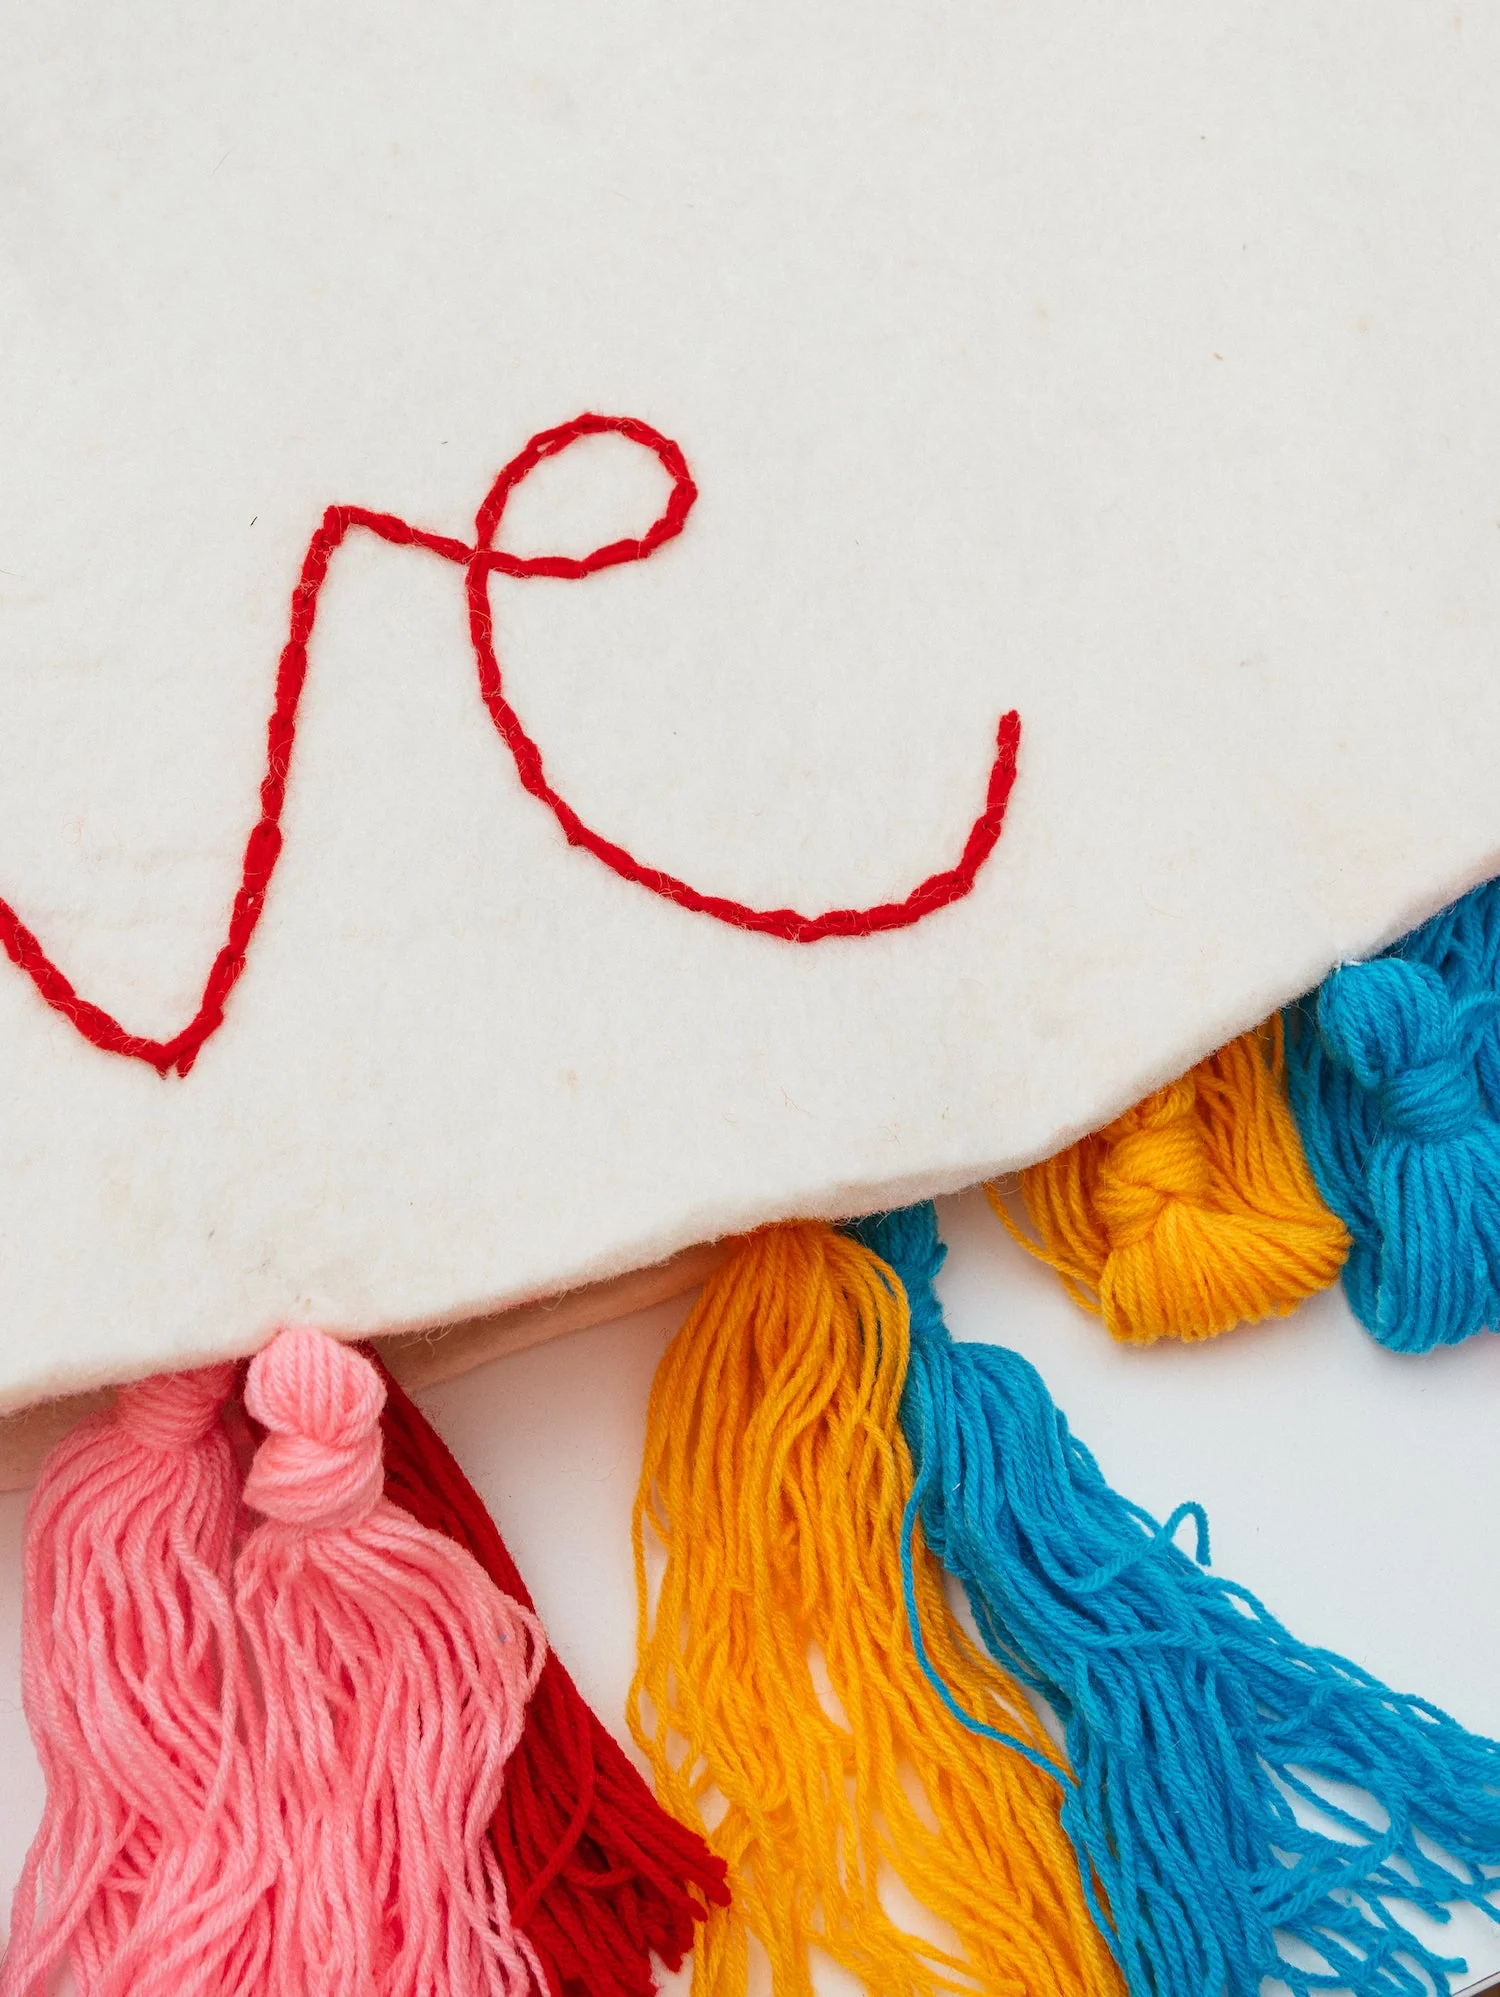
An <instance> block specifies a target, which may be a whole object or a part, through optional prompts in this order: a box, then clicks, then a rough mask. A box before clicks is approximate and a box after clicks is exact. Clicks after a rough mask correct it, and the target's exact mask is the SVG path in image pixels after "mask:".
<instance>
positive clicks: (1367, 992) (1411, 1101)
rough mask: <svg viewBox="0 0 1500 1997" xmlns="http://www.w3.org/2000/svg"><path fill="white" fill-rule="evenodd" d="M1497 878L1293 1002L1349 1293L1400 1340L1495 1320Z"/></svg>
mask: <svg viewBox="0 0 1500 1997" xmlns="http://www.w3.org/2000/svg"><path fill="white" fill-rule="evenodd" d="M1497 968H1500V884H1497V883H1495V882H1490V883H1487V884H1486V885H1485V886H1484V887H1482V888H1477V889H1476V890H1475V891H1474V892H1473V893H1472V894H1470V895H1466V896H1465V897H1464V898H1463V900H1462V901H1460V902H1457V903H1455V904H1454V906H1453V907H1451V908H1448V909H1445V910H1444V911H1443V912H1442V913H1441V914H1440V915H1438V916H1435V917H1434V918H1433V920H1432V921H1431V922H1429V923H1426V924H1424V925H1423V926H1422V928H1420V929H1418V930H1415V931H1413V933H1412V934H1411V935H1410V936H1407V937H1405V938H1403V940H1402V941H1401V942H1400V943H1399V944H1397V945H1396V947H1395V949H1394V950H1393V951H1391V952H1389V953H1388V954H1387V955H1385V956H1384V957H1378V958H1375V959H1374V960H1373V961H1371V962H1369V963H1365V964H1351V965H1347V966H1344V967H1342V968H1340V969H1338V970H1336V971H1334V972H1332V973H1331V974H1330V975H1329V976H1328V977H1327V978H1326V979H1325V980H1324V981H1323V983H1322V985H1320V986H1319V988H1318V990H1317V991H1316V992H1315V993H1314V994H1312V996H1311V997H1310V998H1309V999H1305V1000H1303V1001H1302V1002H1301V1003H1300V1004H1299V1005H1296V1006H1292V1007H1289V1008H1288V1010H1287V1015H1286V1017H1287V1029H1288V1036H1287V1037H1288V1055H1289V1060H1288V1069H1289V1082H1290V1089H1291V1100H1292V1107H1293V1111H1294V1113H1295V1115H1296V1118H1297V1123H1298V1125H1299V1127H1300V1129H1301V1133H1302V1140H1303V1143H1304V1145H1305V1146H1306V1150H1307V1156H1308V1159H1309V1161H1310V1163H1311V1166H1312V1169H1313V1172H1314V1175H1315V1176H1316V1178H1317V1182H1318V1186H1319V1188H1320V1190H1321V1192H1322V1194H1323V1197H1324V1198H1325V1199H1326V1200H1327V1202H1328V1204H1329V1206H1330V1207H1332V1208H1333V1210H1334V1211H1335V1212H1336V1213H1337V1214H1339V1215H1340V1217H1341V1218H1342V1219H1343V1221H1344V1222H1345V1224H1346V1225H1347V1227H1348V1229H1349V1233H1350V1236H1351V1240H1352V1248H1351V1252H1350V1256H1349V1261H1348V1265H1347V1267H1346V1269H1345V1271H1344V1289H1345V1293H1346V1295H1347V1296H1348V1299H1349V1305H1350V1308H1351V1309H1352V1310H1353V1312H1354V1314H1355V1316H1356V1317H1357V1318H1358V1319H1359V1321H1360V1322H1361V1324H1363V1325H1364V1326H1365V1328H1366V1330H1368V1331H1369V1332H1370V1333H1371V1334H1372V1336H1373V1337H1375V1338H1377V1339H1378V1340H1379V1341H1380V1342H1381V1343H1382V1344H1383V1345H1387V1346H1390V1347H1391V1348H1392V1349H1393V1350H1395V1351H1398V1352H1427V1351H1430V1350H1431V1349H1432V1348H1433V1347H1434V1346H1437V1345H1452V1344H1456V1343H1457V1342H1458V1341H1459V1340H1461V1339H1464V1338H1468V1337H1471V1336H1472V1335H1473V1334H1474V1333H1475V1332H1478V1331H1482V1330H1486V1329H1491V1330H1492V1329H1495V1328H1496V1327H1497V1326H1500V1033H1497V1031H1496V1029H1497V1025H1500V992H1497Z"/></svg>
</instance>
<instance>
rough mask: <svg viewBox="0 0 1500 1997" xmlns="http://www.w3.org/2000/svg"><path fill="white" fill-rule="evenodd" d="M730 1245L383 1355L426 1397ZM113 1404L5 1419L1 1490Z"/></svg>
mask: <svg viewBox="0 0 1500 1997" xmlns="http://www.w3.org/2000/svg"><path fill="white" fill-rule="evenodd" d="M731 1245H732V1244H731V1242H730V1241H728V1240H725V1241H715V1242H705V1243H702V1244H700V1245H698V1246H696V1247H692V1248H685V1249H682V1250H680V1251H679V1252H678V1253H677V1254H676V1255H671V1256H669V1257H668V1258H667V1259H666V1261H664V1262H656V1263H652V1264H651V1265H650V1266H649V1267H647V1268H644V1269H633V1270H630V1271H628V1272H627V1273H626V1274H625V1275H623V1276H612V1277H610V1278H608V1279H607V1280H606V1281H604V1282H600V1283H587V1284H585V1285H584V1286H583V1287H582V1288H580V1289H576V1290H565V1291H563V1292H562V1293H561V1294H560V1295H558V1296H555V1297H546V1298H543V1299H540V1300H539V1301H537V1302H534V1303H527V1304H517V1305H515V1306H513V1307H512V1308H511V1309H509V1310H504V1311H498V1312H495V1313H492V1314H491V1315H490V1316H487V1317H479V1318H468V1319H465V1320H463V1321H462V1322H460V1323H457V1324H450V1325H443V1326H439V1327H437V1328H435V1329H433V1330H429V1331H416V1332H412V1331H405V1332H397V1333H395V1334H392V1335H389V1336H387V1337H385V1338H383V1339H381V1340H380V1345H381V1356H382V1357H383V1358H384V1360H385V1363H386V1364H387V1366H389V1367H390V1369H391V1372H392V1373H393V1374H394V1375H395V1376H396V1378H397V1379H398V1380H399V1381H400V1383H401V1385H402V1386H403V1387H405V1388H406V1389H407V1391H408V1392H409V1393H420V1392H422V1391H423V1390H424V1389H425V1388H427V1387H436V1386H438V1385H440V1384H441V1383H442V1382H443V1381H445V1380H456V1379H458V1378H460V1377H461V1376H462V1375H463V1374H465V1373H470V1372H472V1371H473V1370H474V1368H475V1367H476V1366H483V1365H486V1364H487V1363H488V1362H489V1361H490V1360H492V1359H501V1358H504V1357H505V1356H506V1355H507V1354H509V1353H512V1352H524V1351H526V1350H527V1349H528V1347H530V1346H533V1345H545V1344H546V1343H547V1342H548V1340H550V1339H554V1338H563V1337H566V1335H567V1334H568V1333H569V1332H571V1331H587V1330H589V1329H591V1328H592V1327H593V1326H595V1325H601V1324H609V1323H611V1322H613V1320H615V1319H616V1318H623V1317H629V1316H630V1315H631V1314H632V1313H633V1312H636V1311H643V1310H649V1309H651V1308H652V1306H653V1305H656V1304H664V1303H669V1302H671V1301H672V1299H673V1298H676V1297H681V1296H685V1295H686V1294H687V1293H688V1292H689V1291H690V1290H696V1289H699V1288H701V1286H702V1285H703V1284H704V1283H705V1282H706V1281H707V1280H708V1278H709V1276H711V1275H712V1273H713V1272H714V1270H715V1269H717V1268H718V1266H719V1264H720V1263H721V1262H722V1261H723V1259H724V1257H725V1256H726V1255H727V1254H728V1252H729V1249H730V1246H731ZM113 1399H114V1389H113V1388H112V1387H105V1388H97V1389H95V1390H94V1391H93V1392H90V1393H84V1394H68V1395H64V1396H62V1397H60V1398H58V1399H55V1400H48V1401H38V1402H36V1403H35V1404H34V1405H33V1406H31V1407H27V1408H22V1409H19V1410H18V1411H17V1412H15V1413H14V1414H8V1415H0V1492H5V1491H27V1490H30V1488H31V1486H32V1485H33V1484H34V1483H35V1482H36V1476H37V1472H38V1471H39V1470H40V1468H41V1466H42V1461H43V1459H44V1458H45V1457H46V1455H47V1454H48V1452H49V1451H50V1450H51V1449H52V1448H53V1447H54V1446H55V1445H56V1444H57V1443H59V1442H61V1441H62V1439H63V1437H64V1436H65V1435H67V1434H68V1433H69V1431H70V1430H71V1429H72V1428H73V1427H74V1426H75V1424H76V1423H78V1422H79V1421H81V1420H82V1419H83V1417H84V1416H85V1415H89V1414H94V1413H97V1412H98V1411H100V1410H102V1409H104V1408H107V1407H108V1406H109V1405H110V1403H111V1402H112V1401H113Z"/></svg>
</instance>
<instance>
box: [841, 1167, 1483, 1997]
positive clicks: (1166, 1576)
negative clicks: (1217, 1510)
mask: <svg viewBox="0 0 1500 1997" xmlns="http://www.w3.org/2000/svg"><path fill="white" fill-rule="evenodd" d="M857 1232H858V1235H859V1238H860V1239H861V1240H863V1241H865V1242H866V1243H868V1244H869V1246H870V1247H871V1248H873V1249H874V1250H876V1251H877V1252H878V1253H879V1254H880V1255H881V1256H882V1257H883V1258H884V1260H885V1262H886V1263H888V1264H889V1266H890V1270H891V1276H890V1282H891V1285H892V1288H893V1290H894V1289H896V1288H898V1287H899V1288H904V1289H905V1292H906V1294H907V1296H908V1298H909V1300H910V1306H911V1325H912V1362H911V1368H910V1371H909V1373H908V1375H907V1390H906V1394H905V1397H904V1399H903V1402H902V1409H901V1417H902V1423H903V1426H904V1428H905V1430H906V1433H907V1436H908V1438H909V1440H910V1444H911V1450H912V1455H913V1458H914V1459H915V1462H916V1466H917V1486H918V1488H919V1490H920V1493H921V1496H920V1505H921V1511H922V1523H923V1526H924V1528H925V1530H926V1534H927V1540H928V1543H929V1544H930V1545H931V1547H932V1548H933V1550H934V1552H935V1553H936V1554H937V1556H938V1558H939V1559H940V1560H941V1561H942V1562H943V1564H944V1565H945V1566H946V1567H947V1568H948V1570H949V1571H950V1573H952V1574H953V1575H954V1576H955V1577H956V1578H957V1579H958V1580H959V1581H960V1582H961V1583H962V1584H963V1587H964V1590H965V1592H966V1594H967V1596H968V1599H969V1604H970V1607H971V1609H972V1610H973V1613H974V1618H975V1622H976V1624H977V1625H978V1628H979V1631H980V1635H981V1637H982V1639H983V1641H984V1643H985V1645H986V1647H987V1648H988V1649H989V1651H990V1652H991V1654H992V1655H993V1656H994V1657H995V1658H996V1659H997V1660H998V1661H999V1662H1000V1663H1001V1664H1002V1665H1003V1666H1004V1667H1005V1668H1006V1669H1008V1670H1010V1671H1012V1672H1014V1673H1015V1675H1016V1676H1017V1677H1018V1678H1019V1679H1020V1680H1021V1682H1022V1683H1023V1684H1025V1685H1028V1686H1029V1687H1030V1688H1031V1689H1032V1690H1033V1691H1034V1692H1036V1693H1038V1694H1040V1695H1041V1696H1042V1697H1044V1698H1045V1699H1046V1700H1047V1701H1048V1703H1049V1704H1050V1706H1051V1707H1052V1709H1053V1711H1054V1712H1056V1714H1057V1715H1058V1717H1059V1719H1060V1720H1061V1721H1062V1723H1063V1727H1064V1730H1065V1734H1066V1739H1067V1745H1068V1753H1069V1758H1070V1760H1071V1763H1072V1766H1073V1769H1074V1771H1075V1773H1074V1775H1073V1777H1072V1778H1071V1779H1070V1781H1069V1784H1068V1789H1067V1794H1066V1796H1065V1799H1064V1802H1063V1806H1062V1822H1063V1825H1064V1827H1065V1829H1066V1831H1067V1833H1068V1835H1069V1836H1070V1837H1071V1838H1072V1840H1073V1843H1074V1846H1075V1849H1076V1851H1077V1853H1078V1860H1079V1865H1080V1868H1081V1870H1082V1873H1083V1876H1084V1878H1085V1879H1088V1878H1089V1877H1090V1876H1091V1875H1092V1877H1094V1878H1096V1879H1097V1880H1098V1882H1099V1885H1100V1887H1101V1888H1102V1902H1101V1907H1100V1911H1101V1913H1102V1912H1104V1911H1105V1910H1107V1915H1108V1919H1109V1921H1110V1924H1111V1930H1112V1934H1113V1939H1114V1946H1115V1950H1116V1953H1117V1954H1118V1956H1119V1959H1120V1961H1121V1963H1122V1965H1123V1967H1124V1969H1125V1972H1126V1977H1127V1980H1128V1983H1129V1988H1130V1991H1131V1993H1132V1997H1188V1993H1193V1997H1197V1993H1203V1992H1213V1993H1215V1997H1219V1993H1224V1997H1258V1993H1259V1992H1260V1989H1261V1984H1262V1979H1263V1978H1267V1977H1272V1978H1278V1979H1280V1981H1281V1983H1282V1984H1283V1985H1284V1986H1285V1987H1286V1988H1287V1989H1288V1990H1290V1991H1291V1992H1292V1993H1293V1997H1313V1993H1315V1992H1321V1991H1333V1990H1337V1991H1344V1992H1352V1993H1354V1997H1428V1993H1429V1992H1430V1991H1432V1990H1437V1991H1439V1992H1441V1993H1445V1994H1446V1993H1447V1992H1448V1991H1449V1990H1450V1988H1451V1985H1450V1982H1449V1979H1450V1977H1451V1976H1453V1975H1455V1974H1459V1973H1461V1972H1462V1971H1463V1968H1464V1964H1463V1963H1462V1961H1461V1960H1459V1959H1458V1958H1454V1957H1445V1956H1442V1955H1440V1954H1438V1953H1437V1952H1436V1951H1434V1950H1432V1949H1429V1948H1428V1947H1427V1946H1426V1945H1425V1944H1423V1943H1422V1942H1421V1941H1419V1940H1418V1938H1417V1937H1416V1936H1415V1935H1414V1934H1412V1933H1411V1931H1410V1930H1409V1929H1408V1928H1407V1927H1406V1926H1405V1924H1404V1922H1403V1920H1402V1918H1401V1909H1402V1908H1403V1907H1411V1908H1416V1909H1418V1910H1419V1911H1420V1912H1422V1913H1423V1914H1426V1915H1428V1916H1429V1917H1431V1918H1433V1919H1435V1920H1439V1921H1441V1920H1443V1919H1445V1918H1446V1910H1447V1908H1448V1907H1449V1906H1451V1905H1454V1904H1457V1903H1458V1902H1460V1901H1467V1902H1469V1903H1470V1904H1471V1905H1473V1906H1475V1907H1478V1908H1481V1909H1482V1910H1483V1911H1484V1912H1485V1913H1487V1914H1488V1915H1489V1916H1490V1917H1491V1918H1492V1919H1495V1920H1497V1921H1500V1743H1496V1742H1494V1741H1490V1740H1486V1739H1483V1738H1481V1737H1479V1736H1477V1735H1474V1734H1471V1733H1468V1732H1466V1731H1465V1729H1464V1728H1462V1727H1461V1726H1459V1725H1458V1724H1457V1722H1456V1721H1454V1720H1452V1719H1450V1718H1448V1717H1447V1715H1446V1714H1444V1713H1442V1712H1441V1711H1439V1710H1438V1708H1437V1707H1435V1706H1432V1705H1430V1704H1428V1703H1427V1702H1426V1701H1425V1700H1421V1699H1416V1698H1411V1697H1407V1696H1405V1695H1401V1694H1397V1693H1393V1692H1391V1691H1389V1690H1388V1689H1387V1688H1386V1687H1385V1686H1384V1685H1382V1684H1381V1683H1380V1682H1379V1680H1377V1679H1376V1678H1374V1677H1372V1676H1371V1675H1370V1673H1369V1672H1367V1671H1365V1670H1362V1669H1361V1668H1360V1667H1359V1666H1358V1665H1356V1664H1352V1663H1350V1662H1349V1661H1348V1660H1347V1659H1345V1658H1341V1657H1338V1656H1336V1655H1335V1654H1334V1653H1333V1652H1331V1651H1327V1650H1321V1649H1316V1648H1313V1647H1312V1646H1309V1645H1307V1644H1304V1643H1301V1642H1299V1641H1298V1640H1297V1638H1296V1637H1294V1636H1293V1635H1292V1634H1291V1633H1290V1632H1289V1631H1288V1630H1286V1629H1285V1628H1284V1627H1283V1626H1282V1625H1281V1624H1280V1623H1279V1622H1278V1621H1277V1620H1276V1619H1275V1617H1274V1616H1272V1615H1271V1614H1270V1612H1269V1611H1268V1610H1267V1609H1265V1608H1264V1607H1263V1606H1262V1604H1261V1603H1260V1602H1259V1601H1257V1600H1256V1598H1255V1597H1254V1596H1253V1595H1252V1594H1250V1593H1249V1591H1248V1590H1246V1589H1244V1588H1242V1587H1239V1586H1238V1585H1236V1584H1235V1583H1234V1582H1232V1581H1228V1580H1225V1579H1224V1578H1222V1577H1221V1576H1218V1575H1215V1574H1212V1573H1210V1572H1209V1571H1208V1570H1207V1566H1206V1563H1207V1559H1208V1553H1209V1548H1208V1543H1207V1522H1206V1520H1205V1519H1204V1518H1203V1517H1202V1514H1201V1511H1200V1510H1199V1508H1197V1507H1194V1506H1184V1507H1180V1508H1179V1510H1178V1512H1177V1513H1175V1514H1174V1515H1173V1517H1172V1518H1171V1519H1169V1520H1168V1521H1167V1523H1166V1525H1164V1526H1162V1525H1158V1523H1157V1521H1156V1520H1155V1519H1154V1518H1152V1517H1151V1515H1150V1514H1149V1513H1147V1512H1145V1511H1144V1510H1142V1509H1141V1507H1139V1506H1138V1505H1134V1504H1132V1503H1131V1502H1130V1501H1129V1500H1128V1499H1126V1498H1123V1497H1121V1496H1120V1495H1119V1494H1118V1493H1117V1492H1115V1491H1114V1490H1112V1489H1111V1488H1110V1486H1109V1485H1108V1484H1107V1483H1106V1482H1105V1480H1104V1477H1103V1475H1102V1474H1101V1472H1100V1470H1099V1467H1098V1465H1097V1463H1096V1462H1095V1460H1094V1458H1093V1457H1092V1456H1091V1455H1090V1453H1089V1451H1088V1450H1087V1449H1086V1448H1085V1447H1084V1446H1083V1444H1082V1443H1081V1442H1079V1441H1078V1439H1077V1438H1076V1437H1075V1436H1074V1435H1073V1434H1072V1433H1071V1431H1070V1430H1069V1428H1068V1424H1067V1421H1066V1419H1065V1418H1064V1416H1063V1415H1062V1414H1061V1413H1060V1411H1059V1410H1058V1409H1057V1407H1056V1406H1055V1405H1054V1404H1053V1401H1052V1399H1051V1397H1050V1395H1049V1394H1048V1392H1047V1389H1046V1387H1045V1385H1044V1384H1043V1382H1042V1380H1041V1378H1040V1377H1039V1375H1038V1374H1037V1373H1036V1371H1035V1370H1034V1369H1033V1368H1032V1367H1031V1366H1029V1365H1028V1364H1027V1363H1026V1361H1025V1360H1024V1359H1022V1358H1020V1357H1019V1355H1018V1354H1016V1353H1014V1352H1009V1351H1006V1350H1005V1349H1004V1348H1003V1347H999V1346H989V1345H969V1344H960V1343H955V1342H954V1341H953V1340H952V1339H951V1338H950V1337H949V1335H948V1332H947V1329H946V1327H945V1325H944V1323H943V1318H942V1311H941V1306H940V1305H939V1302H938V1298H937V1293H936V1289H935V1287H934V1284H935V1278H936V1275H937V1272H938V1269H939V1267H940V1265H941V1262H942V1258H943V1254H944V1250H943V1246H942V1243H941V1241H940V1240H939V1238H938V1232H937V1223H936V1217H935V1215H934V1213H933V1210H932V1208H931V1206H930V1205H924V1206H920V1207H912V1208H907V1209H904V1210H902V1211H899V1212H896V1213H892V1214H885V1215H877V1216H875V1217H874V1218H873V1219H871V1220H869V1221H862V1222H860V1223H859V1224H858V1227H857ZM1189 1516H1196V1518H1197V1522H1198V1525H1199V1543H1198V1547H1197V1549H1196V1551H1197V1558H1196V1559H1193V1558H1190V1557H1189V1556H1188V1554H1186V1553H1184V1552H1183V1551H1182V1550H1181V1549H1180V1548H1179V1547H1178V1546H1177V1545H1176V1544H1175V1542H1174V1538H1173V1533H1174V1530H1175V1528H1176V1527H1177V1526H1178V1525H1180V1524H1181V1523H1182V1522H1183V1521H1184V1520H1185V1519H1186V1518H1188V1517H1189ZM932 1668H933V1670H934V1672H935V1673H936V1674H937V1675H938V1676H943V1677H946V1672H945V1671H944V1670H943V1667H942V1666H941V1664H940V1663H939V1662H938V1660H937V1659H936V1658H934V1659H933V1660H932ZM950 1687H951V1689H952V1690H953V1691H954V1693H955V1696H954V1697H953V1698H952V1699H950V1700H949V1701H948V1702H947V1703H948V1705H949V1709H950V1711H957V1712H958V1715H959V1717H960V1718H964V1719H966V1720H967V1718H968V1716H969V1715H970V1714H972V1707H971V1705H970V1702H969V1701H968V1700H967V1699H966V1698H965V1697H963V1696H961V1695H960V1694H959V1691H958V1688H957V1687H953V1686H951V1681H950ZM974 1717H978V1718H980V1719H983V1718H984V1716H983V1715H974ZM1344 1789H1350V1790H1353V1791H1355V1792H1357V1793H1358V1794H1359V1795H1360V1796H1362V1797H1364V1798H1366V1799H1367V1800H1368V1805H1369V1814H1368V1815H1366V1814H1364V1813H1363V1811H1362V1810H1361V1809H1360V1808H1358V1807H1356V1806H1354V1805H1353V1804H1352V1803H1350V1804H1345V1803H1340V1802H1339V1801H1338V1800H1337V1794H1336V1793H1335V1792H1339V1791H1342V1790H1344ZM1298 1802H1300V1803H1301V1804H1302V1805H1304V1810H1303V1813H1302V1814H1301V1815H1299V1814H1298V1813H1297V1812H1296V1811H1295V1810H1294V1807H1293V1806H1294V1804H1295V1803H1298ZM1314 1812H1315V1813H1316V1818H1315V1821H1309V1816H1310V1813H1314ZM1328 1826H1331V1828H1326V1827H1328ZM1309 1963H1311V1964H1314V1965H1317V1966H1314V1967H1309V1966H1308V1964H1309Z"/></svg>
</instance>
